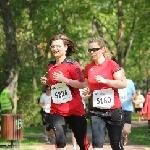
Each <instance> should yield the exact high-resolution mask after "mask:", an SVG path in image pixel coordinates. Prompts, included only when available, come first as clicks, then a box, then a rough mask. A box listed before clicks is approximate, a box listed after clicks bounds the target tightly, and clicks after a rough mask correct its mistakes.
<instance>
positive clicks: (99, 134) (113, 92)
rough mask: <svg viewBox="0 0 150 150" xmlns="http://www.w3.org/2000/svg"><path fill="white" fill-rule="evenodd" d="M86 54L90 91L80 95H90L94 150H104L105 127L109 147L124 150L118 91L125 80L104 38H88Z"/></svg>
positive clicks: (125, 84) (121, 113)
mask: <svg viewBox="0 0 150 150" xmlns="http://www.w3.org/2000/svg"><path fill="white" fill-rule="evenodd" d="M88 52H89V55H90V56H91V57H92V59H93V61H92V62H91V63H90V64H88V65H86V66H85V69H84V70H85V78H86V81H87V82H88V86H89V88H84V90H83V94H84V95H86V94H89V93H91V94H92V96H93V100H92V102H93V104H92V108H91V109H90V123H91V128H92V146H93V150H103V144H104V140H105V139H104V138H105V131H106V128H107V130H108V136H109V139H110V145H111V148H112V149H113V150H123V145H122V142H121V135H122V128H123V111H122V108H121V102H120V99H119V94H118V89H121V88H125V87H126V86H127V83H126V78H125V76H124V74H123V72H122V71H121V67H120V66H119V65H118V64H117V63H116V62H115V61H113V60H111V59H110V58H111V57H110V55H111V53H110V51H109V50H108V48H107V46H106V44H105V42H104V40H103V38H101V37H93V38H91V39H90V40H89V42H88Z"/></svg>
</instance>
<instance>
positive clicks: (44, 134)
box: [38, 91, 48, 139]
mask: <svg viewBox="0 0 150 150" xmlns="http://www.w3.org/2000/svg"><path fill="white" fill-rule="evenodd" d="M44 92H45V91H44ZM44 92H43V93H44ZM39 103H40V97H39V98H38V105H39ZM40 115H41V118H42V125H43V129H44V133H43V135H42V137H43V138H45V139H48V138H47V136H46V133H45V120H44V118H43V109H42V108H41V110H40Z"/></svg>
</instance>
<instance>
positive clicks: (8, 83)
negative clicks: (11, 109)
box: [4, 79, 11, 87]
mask: <svg viewBox="0 0 150 150" xmlns="http://www.w3.org/2000/svg"><path fill="white" fill-rule="evenodd" d="M10 83H11V79H8V80H6V82H5V83H4V85H5V87H8V86H9V85H10Z"/></svg>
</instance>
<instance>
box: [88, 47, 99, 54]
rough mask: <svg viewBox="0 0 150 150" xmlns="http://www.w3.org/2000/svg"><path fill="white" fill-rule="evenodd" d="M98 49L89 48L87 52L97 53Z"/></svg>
mask: <svg viewBox="0 0 150 150" xmlns="http://www.w3.org/2000/svg"><path fill="white" fill-rule="evenodd" d="M99 49H100V48H91V49H88V52H89V53H90V52H91V51H92V52H96V51H98V50H99Z"/></svg>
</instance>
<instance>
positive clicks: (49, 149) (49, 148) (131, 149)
mask: <svg viewBox="0 0 150 150" xmlns="http://www.w3.org/2000/svg"><path fill="white" fill-rule="evenodd" d="M145 125H147V121H141V122H137V121H133V122H132V127H138V126H145ZM88 138H89V141H90V143H91V139H92V136H91V129H90V126H88ZM24 148H28V149H31V150H56V149H55V146H54V144H50V145H48V144H45V142H42V145H41V146H20V149H24ZM66 149H67V150H72V145H71V135H69V137H68V138H67V148H66ZM77 150H79V147H78V146H77ZM89 150H92V147H90V149H89ZM104 150H112V149H111V147H110V144H109V141H106V142H105V144H104ZM124 150H150V149H146V147H145V146H142V145H136V144H134V143H131V142H129V143H128V145H126V146H124Z"/></svg>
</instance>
